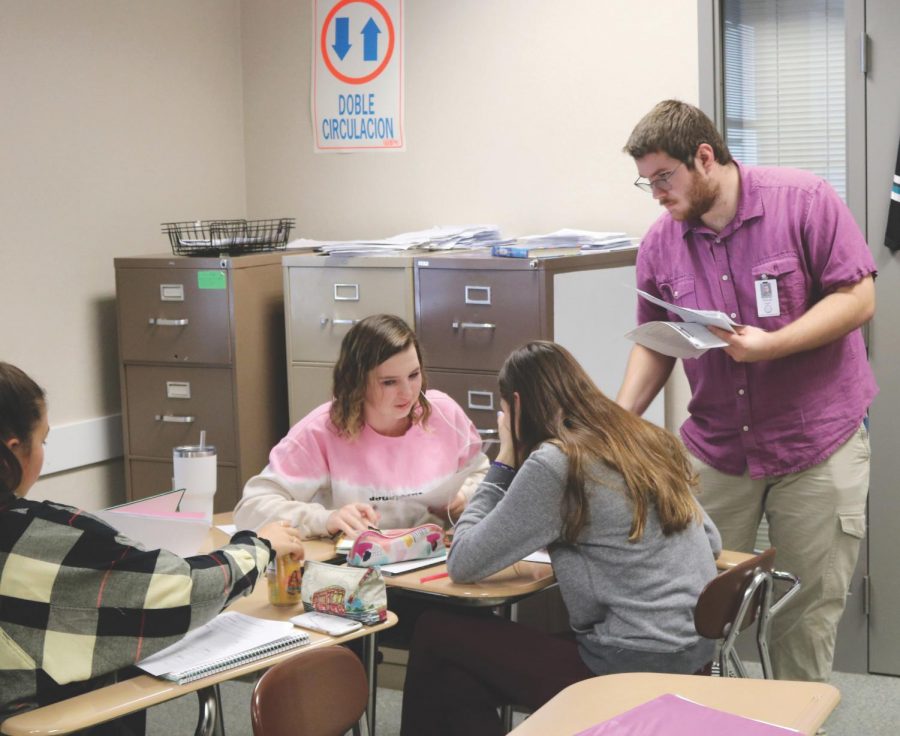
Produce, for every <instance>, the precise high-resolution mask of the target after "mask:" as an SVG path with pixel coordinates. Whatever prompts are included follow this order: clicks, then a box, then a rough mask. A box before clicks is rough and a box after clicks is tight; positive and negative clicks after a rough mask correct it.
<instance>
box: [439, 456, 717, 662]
mask: <svg viewBox="0 0 900 736" xmlns="http://www.w3.org/2000/svg"><path fill="white" fill-rule="evenodd" d="M567 467H568V459H567V458H566V455H565V454H564V453H563V452H562V451H561V450H560V449H559V448H557V447H556V446H554V445H551V444H549V443H545V444H543V445H541V447H539V448H538V449H537V450H536V451H535V452H533V453H532V454H531V456H530V457H529V458H528V459H527V460H526V461H525V462H524V463H523V464H522V467H521V468H520V469H519V470H518V472H517V473H515V474H513V473H512V472H510V471H507V470H504V469H503V468H500V467H497V466H492V467H491V469H490V471H488V474H487V476H486V477H485V479H484V481H483V482H482V484H481V486H480V487H479V489H478V490H477V491H476V493H475V495H474V496H473V498H472V500H471V501H470V502H469V505H468V507H467V508H466V510H465V512H464V513H463V515H462V517H461V518H460V520H459V523H458V524H457V525H456V533H455V535H454V539H453V546H452V548H451V551H450V557H449V560H448V563H447V564H448V568H449V571H450V577H451V578H452V579H453V580H454V581H456V582H473V581H476V580H480V579H482V578H484V577H487V576H488V575H492V574H493V573H495V572H497V571H498V570H502V569H503V568H504V567H506V566H508V565H511V564H513V563H514V562H517V561H518V560H521V559H522V558H523V557H524V556H525V555H528V554H530V553H531V552H534V551H535V550H537V549H540V548H542V547H546V548H547V549H548V551H549V552H550V558H551V560H552V562H553V570H554V572H555V573H556V578H557V580H558V581H559V587H560V591H561V592H562V596H563V600H564V601H565V603H566V607H567V608H568V610H569V623H570V625H571V627H572V629H573V630H574V631H575V633H576V635H577V637H578V640H579V643H580V644H581V646H582V647H584V648H586V649H587V650H588V651H589V652H590V650H591V649H592V646H594V647H595V646H596V645H601V646H612V647H623V648H625V649H633V650H638V651H645V652H678V651H681V650H683V649H686V648H688V647H690V646H692V645H694V644H696V643H697V641H698V640H699V639H700V637H699V635H698V634H697V633H696V631H695V630H694V623H693V612H694V605H695V604H696V602H697V596H698V595H699V594H700V591H701V590H702V589H703V586H704V585H705V584H706V583H707V582H708V581H709V580H711V579H712V578H713V577H714V576H715V574H716V567H715V560H714V556H718V554H719V552H720V551H721V548H722V541H721V539H720V537H719V533H718V531H717V530H716V528H715V526H714V525H713V523H712V522H711V521H710V520H709V518H708V517H707V516H706V514H705V513H704V514H703V524H702V525H701V524H699V523H698V524H693V525H691V526H689V527H688V528H687V529H685V530H684V531H682V532H677V533H675V534H672V535H670V536H668V537H666V536H663V533H662V531H661V529H660V525H659V519H658V517H657V514H656V509H655V508H652V509H650V510H649V511H648V514H647V523H646V527H645V531H644V535H643V537H642V538H641V540H640V541H638V542H635V543H631V542H629V541H628V533H629V530H630V528H631V508H630V504H629V502H628V500H627V499H626V497H625V495H624V494H623V489H624V479H623V478H622V476H621V475H620V474H619V473H617V472H615V471H613V470H611V469H610V468H609V467H607V466H606V465H603V464H598V465H597V466H595V467H594V468H593V474H594V475H595V476H596V477H597V478H598V479H600V481H601V482H600V483H589V486H588V499H589V503H590V513H589V519H588V522H587V524H586V526H585V527H584V529H583V530H582V532H581V535H580V539H579V542H578V544H577V545H574V546H572V545H567V544H565V543H563V542H562V541H561V539H560V534H561V530H562V519H561V508H562V493H563V488H564V487H565V481H566V473H567ZM507 489H508V490H507Z"/></svg>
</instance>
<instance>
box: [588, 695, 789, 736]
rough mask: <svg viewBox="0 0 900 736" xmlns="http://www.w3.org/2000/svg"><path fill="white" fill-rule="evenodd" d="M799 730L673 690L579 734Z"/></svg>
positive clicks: (753, 734) (739, 734) (781, 735)
mask: <svg viewBox="0 0 900 736" xmlns="http://www.w3.org/2000/svg"><path fill="white" fill-rule="evenodd" d="M799 733H800V731H797V730H795V729H793V728H787V727H785V726H776V725H774V724H771V723H766V722H765V721H757V720H754V719H752V718H745V717H744V716H737V715H734V714H733V713H726V712H725V711H722V710H717V709H716V708H710V707H709V706H707V705H701V704H700V703H695V702H694V701H693V700H688V699H687V698H684V697H682V696H680V695H672V694H671V693H669V694H666V695H660V696H659V697H658V698H654V699H653V700H650V701H648V702H646V703H644V704H642V705H639V706H637V707H636V708H632V709H631V710H627V711H625V712H624V713H622V714H621V715H618V716H615V717H614V718H610V719H609V720H608V721H604V722H603V723H598V724H597V725H596V726H592V727H591V728H588V729H587V730H585V731H581V732H579V733H578V734H576V736H613V735H615V736H697V734H728V736H790V734H799Z"/></svg>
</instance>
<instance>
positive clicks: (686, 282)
mask: <svg viewBox="0 0 900 736" xmlns="http://www.w3.org/2000/svg"><path fill="white" fill-rule="evenodd" d="M658 287H659V293H660V297H661V298H662V300H663V301H666V302H669V304H674V305H675V306H678V307H687V308H688V309H697V293H696V291H695V289H694V277H693V276H692V275H686V276H673V277H671V278H670V279H667V280H665V281H660V282H659V284H658ZM671 316H672V317H673V318H674V319H679V320H680V319H681V318H680V317H676V316H675V315H674V314H673V315H671Z"/></svg>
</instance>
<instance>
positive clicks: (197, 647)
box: [138, 611, 309, 685]
mask: <svg viewBox="0 0 900 736" xmlns="http://www.w3.org/2000/svg"><path fill="white" fill-rule="evenodd" d="M308 643H309V634H306V633H304V632H302V631H300V630H299V629H296V628H295V627H294V625H293V624H292V623H291V622H290V621H269V620H267V619H261V618H255V617H254V616H247V615H246V614H243V613H236V612H234V611H229V612H227V613H220V614H219V615H218V616H216V617H215V618H214V619H213V620H212V621H210V622H209V623H207V624H205V625H204V626H201V627H200V628H198V629H194V630H193V631H191V632H190V633H188V634H187V636H185V637H184V638H183V639H182V640H181V641H178V642H176V643H175V644H172V645H171V646H169V647H166V648H165V649H163V650H161V651H159V652H157V653H156V654H153V655H151V656H149V657H147V658H146V659H142V660H141V661H140V662H138V667H140V668H141V669H142V670H144V672H147V673H149V674H151V675H154V676H156V677H162V678H163V679H166V680H171V681H172V682H177V683H178V684H179V685H183V684H184V683H186V682H193V681H194V680H199V679H200V678H201V677H208V676H209V675H214V674H216V673H217V672H222V671H224V670H228V669H231V668H232V667H237V666H239V665H242V664H246V663H248V662H254V661H256V660H257V659H263V658H264V657H269V656H271V655H273V654H277V653H279V652H284V651H287V650H289V649H296V648H297V647H302V646H303V645H304V644H308Z"/></svg>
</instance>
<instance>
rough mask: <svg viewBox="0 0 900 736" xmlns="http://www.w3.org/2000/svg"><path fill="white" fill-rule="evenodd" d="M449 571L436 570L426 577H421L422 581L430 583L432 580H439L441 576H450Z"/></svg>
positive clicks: (420, 580)
mask: <svg viewBox="0 0 900 736" xmlns="http://www.w3.org/2000/svg"><path fill="white" fill-rule="evenodd" d="M449 575H450V573H449V572H436V573H435V574H434V575H426V576H425V577H424V578H419V582H420V583H428V582H430V581H432V580H439V579H440V578H446V577H447V576H449Z"/></svg>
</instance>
